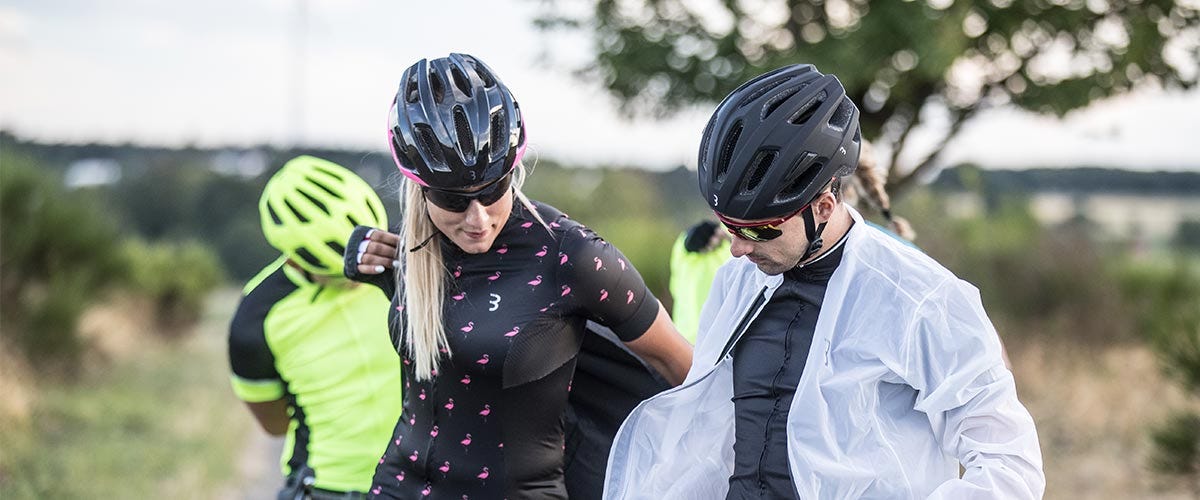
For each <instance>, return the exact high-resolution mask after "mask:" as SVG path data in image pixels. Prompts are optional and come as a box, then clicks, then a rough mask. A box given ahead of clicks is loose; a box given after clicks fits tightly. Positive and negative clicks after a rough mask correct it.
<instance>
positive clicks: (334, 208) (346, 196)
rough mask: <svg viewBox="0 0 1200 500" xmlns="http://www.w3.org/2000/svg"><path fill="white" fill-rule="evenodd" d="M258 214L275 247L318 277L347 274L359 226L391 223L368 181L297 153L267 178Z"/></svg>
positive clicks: (332, 164)
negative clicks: (346, 260) (348, 250)
mask: <svg viewBox="0 0 1200 500" xmlns="http://www.w3.org/2000/svg"><path fill="white" fill-rule="evenodd" d="M258 212H259V216H260V218H261V219H262V227H263V235H265V236H266V237H267V241H268V242H269V243H271V246H273V247H275V248H276V249H278V250H279V251H280V252H283V254H284V255H286V256H287V257H288V258H289V259H291V260H292V261H293V262H295V263H296V264H298V265H299V266H300V267H302V268H304V270H306V271H308V272H310V273H313V274H317V275H326V276H328V275H340V274H342V252H343V250H344V249H345V245H346V239H348V238H349V237H350V232H351V231H353V230H354V226H357V225H364V226H372V227H378V228H386V227H387V213H386V212H384V210H383V203H382V202H380V201H379V195H377V194H375V190H373V189H371V186H369V185H367V182H366V181H364V180H362V178H361V177H359V176H357V175H355V174H354V172H351V171H349V170H347V169H346V168H344V167H342V166H340V165H338V164H336V163H333V162H330V161H327V160H322V159H320V158H316V157H313V156H297V157H296V158H294V159H292V160H291V161H289V162H287V163H286V164H284V165H283V168H281V169H279V171H278V172H276V173H275V175H274V176H272V177H271V180H269V181H267V186H266V187H265V188H263V194H262V198H261V199H260V200H259V201H258Z"/></svg>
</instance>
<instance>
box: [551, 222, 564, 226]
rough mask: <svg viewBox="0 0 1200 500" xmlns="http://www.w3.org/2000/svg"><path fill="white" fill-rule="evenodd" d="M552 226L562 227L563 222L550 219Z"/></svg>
mask: <svg viewBox="0 0 1200 500" xmlns="http://www.w3.org/2000/svg"><path fill="white" fill-rule="evenodd" d="M550 227H562V224H559V223H558V222H555V221H550Z"/></svg>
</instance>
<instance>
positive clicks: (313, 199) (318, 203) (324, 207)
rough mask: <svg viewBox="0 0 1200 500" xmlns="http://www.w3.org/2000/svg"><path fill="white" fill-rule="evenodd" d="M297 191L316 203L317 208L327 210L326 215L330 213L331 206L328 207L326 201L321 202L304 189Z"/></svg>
mask: <svg viewBox="0 0 1200 500" xmlns="http://www.w3.org/2000/svg"><path fill="white" fill-rule="evenodd" d="M296 191H299V192H300V194H301V195H302V196H304V197H305V198H307V199H308V201H310V202H312V204H313V205H316V206H317V208H319V209H321V211H322V212H325V215H329V207H326V206H325V204H324V203H321V202H320V201H319V200H317V199H316V198H313V197H312V195H310V194H308V193H307V192H305V191H304V190H303V189H297V190H296Z"/></svg>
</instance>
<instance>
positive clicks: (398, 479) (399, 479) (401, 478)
mask: <svg viewBox="0 0 1200 500" xmlns="http://www.w3.org/2000/svg"><path fill="white" fill-rule="evenodd" d="M396 482H399V483H403V482H404V471H400V473H399V474H396ZM376 495H378V493H376Z"/></svg>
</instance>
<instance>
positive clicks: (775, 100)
mask: <svg viewBox="0 0 1200 500" xmlns="http://www.w3.org/2000/svg"><path fill="white" fill-rule="evenodd" d="M807 86H808V83H804V84H802V85H799V86H796V87H792V88H790V89H784V90H782V91H780V92H779V93H777V94H775V95H773V96H771V99H770V100H768V101H767V103H766V104H765V105H763V112H762V119H763V120H766V119H767V117H769V116H771V114H772V113H774V112H775V110H777V109H779V106H781V105H782V104H783V101H786V100H788V98H789V97H791V96H794V95H796V92H799V91H800V90H801V89H803V88H804V87H807Z"/></svg>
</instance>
